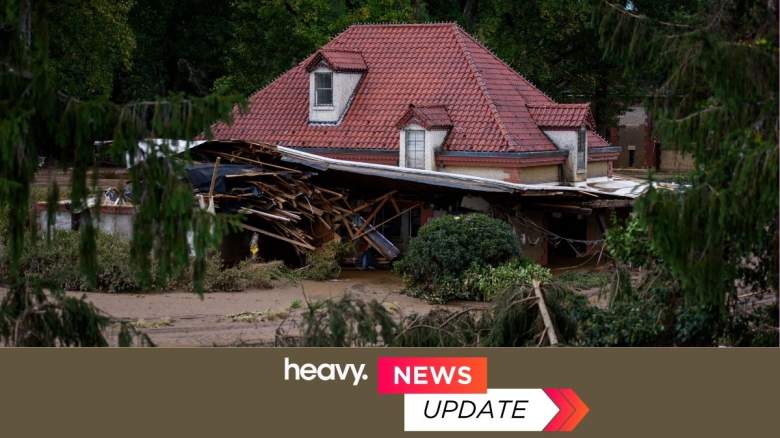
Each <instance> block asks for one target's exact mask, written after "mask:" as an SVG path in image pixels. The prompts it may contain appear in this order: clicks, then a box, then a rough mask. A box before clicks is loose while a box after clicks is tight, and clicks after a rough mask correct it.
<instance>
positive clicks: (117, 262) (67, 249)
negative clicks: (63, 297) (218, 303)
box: [0, 230, 292, 292]
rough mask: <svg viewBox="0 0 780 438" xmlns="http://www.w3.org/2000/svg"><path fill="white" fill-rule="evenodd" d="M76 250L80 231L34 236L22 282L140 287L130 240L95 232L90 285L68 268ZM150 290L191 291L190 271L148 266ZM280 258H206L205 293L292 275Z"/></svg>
mask: <svg viewBox="0 0 780 438" xmlns="http://www.w3.org/2000/svg"><path fill="white" fill-rule="evenodd" d="M80 251H81V236H80V234H79V233H78V232H74V231H60V230H54V231H53V232H52V233H51V235H50V236H49V238H48V239H43V238H37V239H35V240H32V241H31V242H29V244H28V245H27V246H26V247H25V253H24V256H23V259H22V270H23V272H24V275H25V281H27V282H35V283H41V284H43V283H45V284H47V285H49V286H50V287H55V288H58V289H64V290H70V291H99V292H131V291H143V290H148V289H149V288H144V287H142V285H141V283H140V282H139V281H138V279H137V277H136V275H135V272H134V271H133V269H132V264H131V262H130V241H128V240H125V239H122V238H118V237H115V236H111V235H108V234H105V233H102V232H97V234H96V240H95V251H96V260H97V267H96V273H95V274H96V282H95V283H94V284H91V283H90V282H89V281H88V280H87V278H85V276H84V275H83V274H82V273H81V272H80V271H79V270H78V269H73V263H74V260H78V259H79V257H80ZM152 276H153V277H155V279H154V280H153V284H154V287H153V288H151V289H153V290H173V289H178V288H183V289H188V290H192V291H194V290H195V285H194V283H193V278H192V271H191V270H187V271H185V272H184V273H183V274H182V275H181V277H180V278H176V279H172V278H168V279H166V280H163V279H161V278H159V277H157V276H156V269H155V268H154V266H153V269H152ZM291 278H292V274H290V273H289V272H288V270H287V268H286V267H285V266H284V264H283V263H282V262H280V261H274V262H270V263H252V262H250V261H242V262H240V263H239V264H238V265H236V266H231V267H224V266H223V263H222V258H221V257H220V256H219V255H218V254H214V255H210V256H209V257H207V259H206V263H205V272H204V278H203V290H204V291H205V292H240V291H244V290H247V289H250V288H261V289H269V288H271V287H273V284H274V281H278V280H287V279H291ZM7 280H8V269H7V260H5V259H4V256H3V254H2V252H1V251H0V282H3V281H7Z"/></svg>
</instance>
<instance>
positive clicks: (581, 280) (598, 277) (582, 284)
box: [555, 271, 612, 290]
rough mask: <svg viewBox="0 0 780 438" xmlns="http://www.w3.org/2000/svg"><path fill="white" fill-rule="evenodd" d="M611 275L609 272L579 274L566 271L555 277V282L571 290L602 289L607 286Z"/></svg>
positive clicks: (578, 272)
mask: <svg viewBox="0 0 780 438" xmlns="http://www.w3.org/2000/svg"><path fill="white" fill-rule="evenodd" d="M611 276H612V273H611V272H609V271H599V272H581V271H566V272H563V273H561V274H560V275H556V276H555V281H556V282H557V283H560V284H564V285H566V286H569V287H571V288H572V289H578V290H584V289H594V288H598V289H603V288H604V287H605V286H607V285H608V284H609V279H610V277H611Z"/></svg>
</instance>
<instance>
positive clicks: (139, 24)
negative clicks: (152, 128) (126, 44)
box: [113, 0, 263, 102]
mask: <svg viewBox="0 0 780 438" xmlns="http://www.w3.org/2000/svg"><path fill="white" fill-rule="evenodd" d="M134 1H135V4H134V6H133V8H132V9H131V10H130V13H129V17H128V21H129V24H130V26H131V28H132V32H133V33H134V35H135V40H136V46H137V47H136V49H135V52H134V53H133V57H132V60H131V64H132V65H131V66H130V67H129V68H122V69H119V70H118V71H117V74H116V81H115V86H114V95H113V98H114V100H115V101H119V102H127V101H131V100H134V99H153V98H155V97H156V96H165V95H168V94H169V93H187V94H190V95H195V96H205V95H206V94H208V93H209V91H210V90H211V87H212V85H213V82H214V80H215V79H217V78H219V77H221V76H223V75H224V74H225V73H226V70H225V54H226V53H227V48H228V47H230V45H231V39H232V33H231V31H232V28H231V21H230V20H231V13H232V10H231V7H230V4H229V3H228V2H221V4H220V2H214V1H211V0H134ZM253 25H255V26H257V25H258V23H254V24H253ZM259 25H261V26H262V25H263V24H262V23H260V24H259Z"/></svg>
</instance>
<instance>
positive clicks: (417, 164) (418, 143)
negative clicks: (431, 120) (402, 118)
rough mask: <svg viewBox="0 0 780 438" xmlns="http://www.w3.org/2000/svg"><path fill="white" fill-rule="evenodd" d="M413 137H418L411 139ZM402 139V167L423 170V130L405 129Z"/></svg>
mask: <svg viewBox="0 0 780 438" xmlns="http://www.w3.org/2000/svg"><path fill="white" fill-rule="evenodd" d="M415 136H419V137H418V138H412V137H415ZM404 137H405V138H404V151H405V157H404V161H405V163H404V165H405V166H406V167H408V168H411V169H425V130H424V129H406V130H405V135H404ZM413 148H414V149H413ZM418 148H419V149H418Z"/></svg>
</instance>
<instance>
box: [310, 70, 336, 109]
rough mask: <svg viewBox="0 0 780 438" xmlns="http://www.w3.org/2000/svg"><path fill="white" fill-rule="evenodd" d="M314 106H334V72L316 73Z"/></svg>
mask: <svg viewBox="0 0 780 438" xmlns="http://www.w3.org/2000/svg"><path fill="white" fill-rule="evenodd" d="M314 106H317V107H323V106H324V107H332V106H333V73H331V72H316V73H314Z"/></svg>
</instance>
